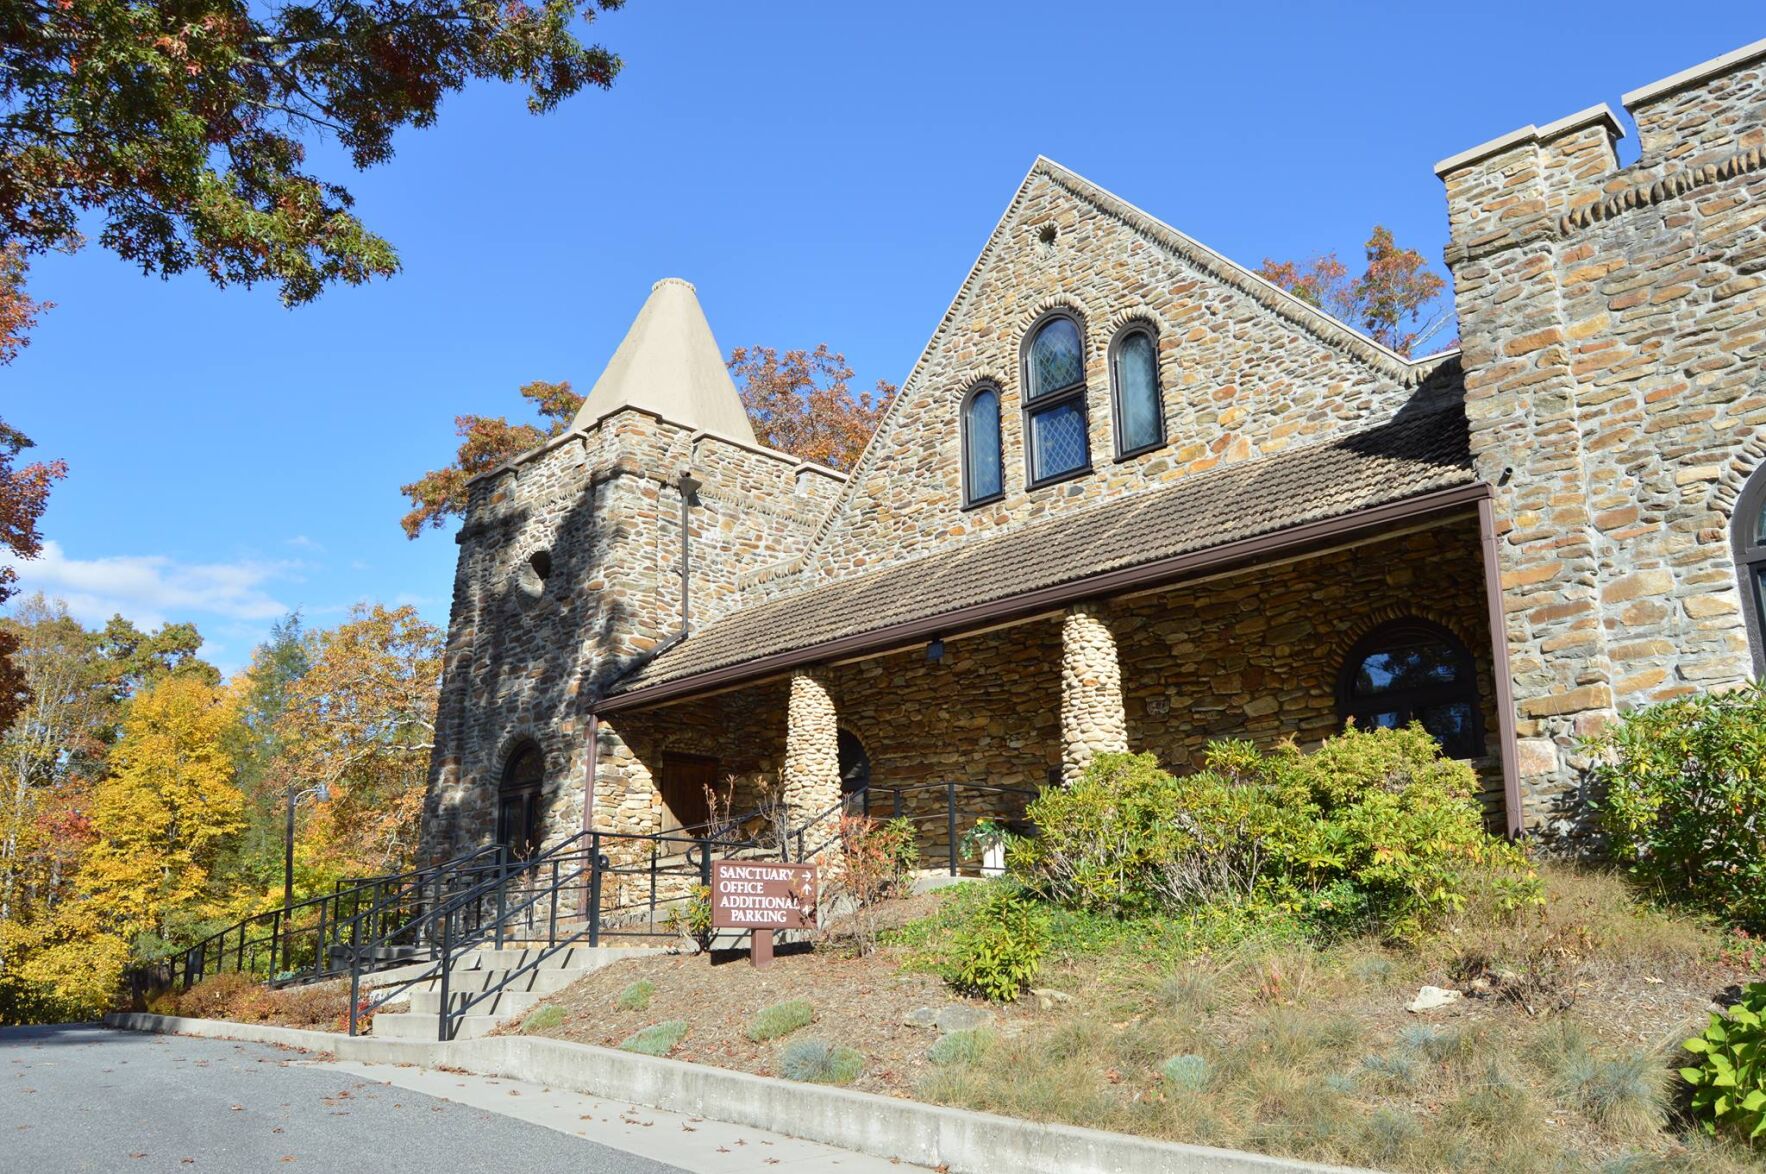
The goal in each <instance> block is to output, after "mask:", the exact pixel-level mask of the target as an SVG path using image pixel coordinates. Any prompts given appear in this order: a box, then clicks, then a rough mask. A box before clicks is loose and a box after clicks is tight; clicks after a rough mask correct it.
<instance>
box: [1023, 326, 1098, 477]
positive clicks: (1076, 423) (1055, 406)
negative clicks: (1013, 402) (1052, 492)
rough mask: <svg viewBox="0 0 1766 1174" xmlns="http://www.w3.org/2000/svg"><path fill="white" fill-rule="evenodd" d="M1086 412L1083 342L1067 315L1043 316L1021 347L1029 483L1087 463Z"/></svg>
mask: <svg viewBox="0 0 1766 1174" xmlns="http://www.w3.org/2000/svg"><path fill="white" fill-rule="evenodd" d="M1087 428H1088V425H1087V423H1086V414H1085V342H1084V336H1083V335H1082V334H1081V332H1080V329H1079V323H1078V322H1077V321H1075V320H1074V319H1073V318H1071V317H1069V316H1068V315H1066V314H1056V315H1053V316H1052V317H1049V318H1046V319H1044V320H1043V322H1042V324H1041V325H1040V326H1038V327H1037V328H1036V329H1035V330H1034V331H1033V332H1032V333H1031V335H1030V345H1029V346H1027V347H1025V348H1024V448H1025V453H1026V459H1027V460H1028V461H1029V465H1030V477H1029V481H1030V485H1031V486H1032V487H1033V488H1034V487H1035V486H1038V485H1046V484H1048V483H1049V482H1051V481H1060V480H1063V479H1065V478H1067V477H1073V476H1076V475H1078V474H1080V473H1083V472H1085V471H1086V470H1088V469H1090V468H1091V448H1090V441H1089V439H1088V437H1087Z"/></svg>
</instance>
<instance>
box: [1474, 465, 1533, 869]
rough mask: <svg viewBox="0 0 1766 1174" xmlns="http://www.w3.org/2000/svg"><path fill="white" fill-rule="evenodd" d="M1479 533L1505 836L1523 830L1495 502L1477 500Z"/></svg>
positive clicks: (1512, 687) (1511, 679)
mask: <svg viewBox="0 0 1766 1174" xmlns="http://www.w3.org/2000/svg"><path fill="white" fill-rule="evenodd" d="M1478 532H1479V537H1480V538H1481V539H1482V545H1483V548H1484V604H1485V606H1486V607H1487V608H1488V609H1489V612H1490V674H1491V676H1493V677H1495V678H1496V728H1497V736H1498V737H1499V738H1501V739H1502V805H1503V808H1504V809H1505V812H1506V814H1507V816H1508V834H1509V836H1510V837H1513V838H1518V837H1519V836H1520V834H1521V832H1522V831H1523V830H1525V829H1524V820H1523V819H1522V811H1521V768H1520V755H1519V752H1518V750H1517V747H1516V744H1515V680H1514V674H1513V672H1512V671H1511V670H1510V669H1509V665H1508V621H1507V619H1505V618H1504V614H1503V607H1502V560H1501V557H1500V555H1499V553H1498V547H1497V545H1496V503H1495V502H1494V501H1493V500H1491V498H1490V495H1489V494H1485V495H1484V496H1483V497H1481V498H1479V499H1478Z"/></svg>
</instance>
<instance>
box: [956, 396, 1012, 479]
mask: <svg viewBox="0 0 1766 1174" xmlns="http://www.w3.org/2000/svg"><path fill="white" fill-rule="evenodd" d="M1004 492H1005V482H1004V479H1003V477H1002V474H1001V458H1000V393H999V390H998V389H997V388H995V387H991V386H988V385H986V384H983V385H982V386H980V387H977V388H976V389H975V390H974V391H971V392H970V393H969V397H968V398H967V399H965V400H964V401H963V504H964V505H965V506H971V505H980V504H982V503H983V502H989V501H994V500H996V499H998V498H999V497H1000V496H1001V495H1002V494H1003V493H1004Z"/></svg>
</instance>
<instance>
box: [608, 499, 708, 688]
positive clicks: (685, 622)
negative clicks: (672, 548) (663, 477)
mask: <svg viewBox="0 0 1766 1174" xmlns="http://www.w3.org/2000/svg"><path fill="white" fill-rule="evenodd" d="M702 484H704V483H703V482H701V481H700V480H699V479H698V478H696V477H694V476H693V474H691V473H689V472H687V471H686V470H685V469H683V470H681V478H680V480H679V481H677V482H675V488H677V489H679V490H680V491H681V627H680V630H679V631H677V632H676V633H675V634H674V635H672V636H670V637H669V638H668V639H666V640H664V641H663V642H662V643H661V644H658V645H657V646H656V647H655V648H653V649H651V650H650V655H649V656H647V657H645V658H644V659H643V661H641V662H640V665H642V664H649V663H650V662H651V661H653V660H655V659H656V658H657V657H659V656H661V655H662V654H663V653H665V652H667V651H668V650H669V649H671V648H673V647H674V646H675V645H677V644H679V643H680V642H681V641H683V640H685V639H686V638H687V636H688V634H689V633H690V632H692V630H693V607H692V595H693V549H692V545H691V543H690V541H689V539H690V537H691V535H690V534H689V532H688V524H689V512H690V511H691V509H692V502H693V495H694V494H695V493H697V492H699V488H700V486H701V485H702ZM640 665H633V666H632V667H631V668H630V669H628V670H626V671H627V672H633V671H636V670H637V668H638V667H640ZM622 675H623V674H622Z"/></svg>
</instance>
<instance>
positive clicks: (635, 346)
mask: <svg viewBox="0 0 1766 1174" xmlns="http://www.w3.org/2000/svg"><path fill="white" fill-rule="evenodd" d="M633 407H635V408H642V409H644V410H645V411H647V412H652V413H654V414H655V415H658V416H661V417H662V418H663V419H665V420H668V421H671V422H673V423H676V424H684V425H686V426H687V427H689V428H695V429H701V430H703V431H706V432H715V433H717V434H718V435H720V436H727V437H729V438H730V439H732V440H736V441H740V442H742V443H743V444H755V443H757V442H756V440H755V438H754V425H752V424H750V423H749V422H748V413H747V411H746V410H744V409H743V407H742V397H741V396H740V395H738V394H737V392H736V385H735V384H734V383H733V382H731V380H730V372H729V369H728V368H726V367H725V366H724V356H723V352H722V351H721V350H719V349H718V345H717V339H716V338H714V337H713V336H712V333H711V324H710V323H709V322H707V321H706V320H705V311H704V310H702V309H700V308H699V298H698V296H697V295H696V293H695V291H694V289H693V285H692V283H691V282H688V281H683V280H681V279H680V278H679V277H665V278H663V279H662V280H661V281H659V282H657V283H656V284H655V285H653V286H651V287H650V296H649V298H647V299H646V300H645V302H644V307H643V309H641V310H639V311H638V316H637V317H636V318H634V319H633V320H632V324H631V328H630V329H628V330H627V331H626V332H625V338H624V339H622V340H621V341H620V344H619V349H618V350H616V351H614V352H613V357H612V358H611V359H609V360H607V367H606V369H605V370H603V371H602V372H601V378H599V379H597V380H595V386H594V387H593V388H591V389H590V391H589V394H588V398H587V399H585V400H583V406H582V407H581V408H579V409H577V413H576V418H575V419H574V420H572V421H571V423H570V431H572V432H575V431H577V430H578V429H581V428H587V427H590V426H592V425H593V424H594V423H595V422H596V421H597V420H601V419H603V418H605V417H607V416H610V415H612V414H613V413H614V412H617V411H619V410H620V409H622V408H633Z"/></svg>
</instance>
